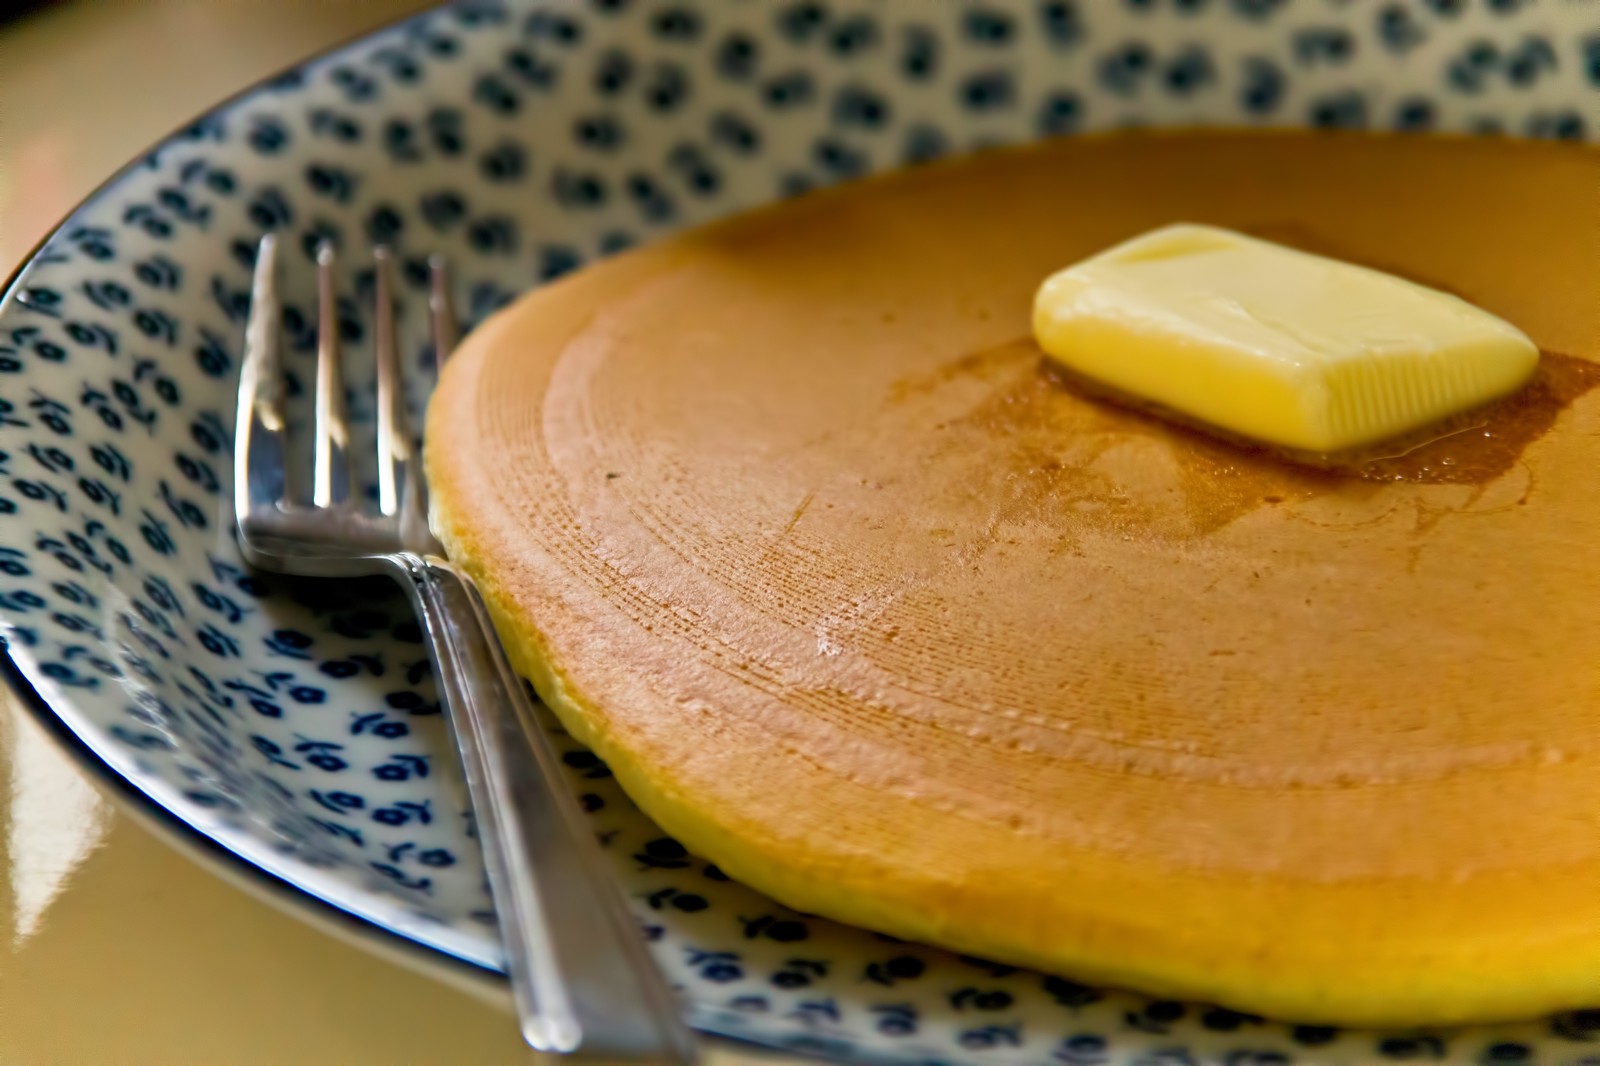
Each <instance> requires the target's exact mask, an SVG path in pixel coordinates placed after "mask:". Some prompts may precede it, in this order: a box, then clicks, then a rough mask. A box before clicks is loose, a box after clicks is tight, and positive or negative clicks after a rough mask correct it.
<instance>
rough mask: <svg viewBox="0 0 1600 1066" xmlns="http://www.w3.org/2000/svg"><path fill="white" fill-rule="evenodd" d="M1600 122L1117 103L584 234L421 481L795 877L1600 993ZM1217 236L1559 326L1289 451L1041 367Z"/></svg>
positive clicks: (1458, 1003) (573, 656)
mask: <svg viewBox="0 0 1600 1066" xmlns="http://www.w3.org/2000/svg"><path fill="white" fill-rule="evenodd" d="M1597 198H1600V154H1597V153H1596V152H1595V151H1593V150H1589V149H1576V148H1570V147H1557V146H1550V145H1526V144H1511V143H1505V142H1493V141H1470V142H1469V141H1454V140H1434V139H1408V138H1392V137H1345V136H1315V135H1218V134H1201V135H1165V136H1124V137H1106V138H1093V139H1084V140H1079V141H1071V142H1064V143H1058V144H1053V145H1050V146H1047V147H1042V148H1033V149H1027V150H1022V151H1015V152H1005V153H996V154H990V155H986V156H982V157H978V158H974V159H970V160H964V161H958V162H955V163H951V164H942V165H939V166H936V167H931V168H927V169H924V170H920V171H916V172H911V173H907V174H904V175H899V176H895V177H891V178H889V179H886V180H877V181H873V182H869V183H865V184H862V185H858V186H855V187H851V188H847V189H842V190H837V191H834V192H830V193H826V194H821V195H817V196H813V197H808V198H805V199H802V200H800V201H796V202H791V203H788V204H784V205H781V206H778V207H776V208H772V209H769V210H766V211H763V212H760V213H758V214H755V215H752V216H748V217H746V218H743V219H739V220H736V221H734V222H732V223H729V224H723V225H719V226H717V227H713V228H711V229H707V230H701V231H696V232H693V233H689V234H686V235H684V236H682V237H679V238H675V239H672V240H669V241H666V242H663V243H661V244H657V245H655V246H652V247H649V248H646V249H644V250H641V251H639V252H635V253H630V254H627V255H624V256H621V257H619V258H617V259H614V260H611V261H609V262H607V263H604V264H601V265H599V266H596V267H592V268H590V269H588V270H585V271H583V272H581V273H580V274H578V275H576V276H575V277H573V278H571V279H568V280H566V281H563V282H561V283H559V284H556V285H553V286H550V287H548V288H546V289H543V290H541V291H539V292H538V293H536V294H534V295H533V296H531V297H529V298H527V299H525V300H523V301H522V302H520V303H519V304H517V305H515V306H514V307H513V308H511V309H509V310H508V311H506V312H504V313H502V314H501V315H500V316H498V317H497V318H496V319H494V320H493V321H492V322H491V323H490V324H488V325H486V326H485V327H484V328H483V329H481V330H480V331H479V332H478V333H477V334H475V335H474V336H473V337H472V338H471V339H469V341H468V343H467V344H466V345H465V347H464V349H463V351H462V353H461V355H460V356H459V357H458V360H457V361H456V362H455V363H453V364H452V367H451V370H450V373H449V374H448V375H446V380H445V382H444V383H443V385H442V387H441V390H440V392H439V394H438V396H437V398H436V400H435V405H434V410H433V413H432V415H431V417H430V424H429V431H430V442H431V444H430V454H429V464H430V472H431V475H432V478H433V483H434V486H435V491H436V497H437V502H438V504H439V506H440V508H441V512H442V514H443V515H444V516H445V518H446V520H447V525H448V527H449V530H450V535H449V540H450V541H451V546H452V550H453V553H455V554H457V555H459V556H461V557H463V558H464V559H465V560H466V562H467V564H468V565H469V567H470V569H471V570H472V571H473V572H474V573H475V574H477V575H478V576H479V577H480V579H481V580H482V581H483V582H484V584H485V586H486V588H487V590H488V592H489V594H490V597H491V600H492V603H493V606H494V608H495V610H496V613H497V616H498V618H499V620H500V622H501V624H502V628H503V629H504V631H505V632H506V634H507V636H508V638H509V640H510V642H511V643H512V644H513V645H514V646H515V651H516V653H517V655H518V657H519V661H520V662H521V664H522V665H523V666H524V668H526V669H528V670H530V671H531V672H533V673H534V674H535V676H537V677H538V679H539V680H540V683H541V689H542V691H543V692H544V694H545V695H546V697H547V699H549V700H550V701H551V702H552V704H553V705H554V706H555V707H556V708H557V710H558V711H560V712H561V713H562V715H563V717H564V718H565V719H566V720H567V721H568V723H569V724H570V725H572V726H573V728H575V729H576V730H577V731H578V732H579V734H580V735H581V736H583V737H584V738H585V739H587V740H589V741H590V742H591V743H592V744H594V745H595V746H596V747H597V748H598V749H599V750H600V752H601V753H602V754H603V755H605V756H606V757H607V758H608V759H610V760H611V761H612V763H613V765H614V767H615V768H616V770H617V772H618V774H619V776H620V777H621V779H622V781H623V783H624V784H625V785H626V786H628V787H629V789H630V791H631V792H632V793H633V794H634V795H635V797H636V798H637V799H638V800H639V801H640V802H641V803H642V805H643V806H644V807H645V809H646V810H647V811H648V812H649V813H651V814H652V815H654V816H655V817H656V818H657V819H658V820H660V821H661V822H662V823H663V825H664V826H666V828H668V829H669V830H671V831H673V832H675V833H677V834H679V835H680V836H681V837H682V838H683V839H684V840H685V842H686V843H688V844H689V845H690V846H691V847H694V848H696V849H697V850H700V851H701V852H703V853H704V854H706V855H707V856H708V857H709V858H711V859H713V860H715V861H717V862H719V863H720V864H722V865H723V866H724V867H725V868H727V869H728V870H729V871H730V872H731V873H733V874H734V875H735V876H738V877H741V878H743V879H745V880H747V881H750V882H751V883H753V884H755V885H756V886H757V887H759V888H762V889H764V890H766V891H768V892H770V893H772V894H773V895H775V896H777V897H778V898H780V899H782V900H784V901H786V902H790V903H792V904H794V905H796V906H799V907H802V908H804V909H806V910H810V911H814V912H818V913H823V914H829V915H832V916H836V917H840V918H842V919H845V920H849V921H855V922H860V923H863V924H867V925H871V926H874V927H876V928H880V929H884V930H886V931H889V932H894V933H898V934H901V935H906V936H913V937H919V938H922V939H927V940H932V941H935V942H939V943H944V944H948V945H951V946H955V947H959V948H963V949H967V950H970V951H976V952H982V953H986V954H990V955H993V956H997V957H1001V958H1005V959H1010V960H1015V961H1019V962H1024V963H1030V964H1034V965H1039V966H1043V967H1046V968H1050V969H1054V970H1058V971H1062V972H1066V973H1069V974H1075V975H1082V976H1085V977H1089V978H1094V979H1101V980H1114V981H1121V982H1125V983H1131V984H1134V985H1138V986H1142V987H1146V988H1150V989H1152V990H1154V991H1160V992H1171V993H1173V994H1181V995H1187V996H1196V997H1202V998H1210V999H1215V1000H1221V1001H1224V1002H1228V1003H1230V1004H1233V1005H1237V1006H1242V1007H1247V1008H1256V1009H1261V1010H1266V1011H1270V1012H1275V1013H1279V1014H1288V1015H1291V1016H1293V1017H1296V1018H1305V1019H1308V1020H1309V1019H1313V1018H1331V1019H1334V1020H1338V1021H1386V1020H1387V1021H1409V1020H1426V1019H1429V1018H1440V1019H1450V1018H1456V1017H1469V1016H1478V1015H1494V1014H1514V1013H1518V1012H1522V1011H1529V1010H1535V1009H1544V1008H1547V1007H1556V1006H1571V1005H1576V1004H1577V1003H1579V1002H1581V1001H1582V1000H1583V998H1584V997H1583V988H1584V982H1585V981H1586V980H1587V981H1588V982H1589V983H1590V984H1591V985H1592V986H1593V993H1594V994H1593V995H1592V996H1591V997H1590V998H1594V999H1600V760H1597V759H1596V758H1595V754H1596V748H1597V745H1600V391H1590V390H1591V389H1592V388H1593V387H1594V386H1595V385H1597V384H1600V366H1597V362H1600V295H1597V294H1600V200H1597ZM1176 221H1187V222H1201V223H1211V224H1216V225H1222V226H1228V227H1233V228H1237V229H1241V230H1244V231H1246V232H1251V233H1256V234H1259V235H1262V236H1266V237H1269V238H1272V239H1277V240H1281V241H1284V242H1285V243H1289V244H1294V245H1298V246H1300V247H1304V248H1308V249H1309V250H1313V251H1318V252H1324V253H1327V254H1333V255H1338V256H1341V257H1344V258H1348V259H1350V260H1352V261H1355V262H1359V263H1365V264H1369V265H1373V266H1377V267H1380V268H1383V269H1387V270H1390V271H1393V272H1395V273H1397V274H1400V275H1401V276H1404V277H1409V278H1412V279H1414V280H1418V281H1421V282H1424V283H1428V284H1434V285H1437V286H1439V287H1441V288H1444V289H1447V290H1449V291H1452V292H1455V293H1457V294H1459V295H1461V296H1463V297H1465V298H1466V299H1468V300H1470V301H1472V302H1474V303H1476V304H1478V305H1479V306H1481V307H1484V308H1485V309H1487V310H1489V311H1491V312H1494V313H1495V314H1498V315H1501V316H1503V317H1505V318H1506V319H1508V320H1510V321H1511V322H1513V323H1514V324H1516V325H1517V326H1519V327H1521V328H1522V329H1523V330H1525V331H1526V332H1527V333H1528V334H1529V335H1530V336H1532V337H1533V338H1534V340H1535V341H1536V342H1537V343H1538V344H1539V345H1540V346H1541V347H1542V348H1543V349H1545V351H1546V353H1547V354H1546V358H1545V359H1544V361H1543V364H1542V366H1541V370H1540V376H1539V379H1538V380H1537V381H1536V383H1535V385H1534V387H1533V388H1532V389H1530V390H1529V391H1528V392H1527V393H1525V394H1523V395H1522V396H1520V397H1519V398H1517V399H1516V400H1514V401H1512V402H1510V403H1508V404H1505V405H1502V406H1500V407H1497V408H1494V409H1491V410H1490V411H1488V412H1486V414H1485V416H1484V418H1483V419H1482V420H1481V424H1478V423H1474V424H1473V425H1472V426H1471V427H1470V428H1469V429H1467V430H1464V431H1462V432H1459V433H1457V434H1455V435H1453V436H1451V437H1449V438H1446V439H1445V440H1443V441H1439V442H1437V443H1435V444H1433V445H1431V446H1429V447H1428V448H1426V449H1423V450H1422V451H1420V452H1417V453H1414V454H1412V455H1409V456H1406V457H1404V458H1401V459H1397V460H1392V461H1389V462H1387V463H1381V464H1377V465H1376V466H1373V467H1369V468H1363V469H1360V470H1356V471H1345V472H1333V473H1328V472H1319V471H1309V470H1306V469H1302V468H1296V467H1294V466H1292V465H1289V464H1286V463H1285V462H1283V461H1282V460H1280V459H1277V458H1274V457H1272V456H1269V455H1265V454H1261V453H1255V452H1251V451H1248V450H1245V449H1240V448H1236V447H1233V446H1231V445H1227V444H1223V443H1220V442H1216V441H1213V440H1210V439H1208V438H1205V437H1202V436H1199V435H1196V434H1194V433H1192V432H1189V431H1187V430H1183V429H1180V428H1177V427H1173V426H1169V425H1167V424H1164V423H1162V422H1160V421H1157V420H1153V419H1151V418H1149V417H1146V416H1143V415H1140V414H1135V413H1132V412H1129V411H1125V410H1122V409H1119V408H1117V407H1115V406H1111V405H1108V404H1105V403H1103V402H1100V401H1096V400H1093V399H1089V398H1087V397H1085V396H1082V395H1080V394H1079V393H1077V392H1075V391H1074V390H1073V389H1072V388H1070V387H1068V386H1066V385H1064V384H1063V383H1062V382H1060V381H1058V380H1056V379H1055V378H1054V377H1053V376H1052V375H1050V374H1049V373H1048V372H1047V371H1046V370H1045V369H1044V367H1043V365H1042V363H1041V359H1040V354H1039V352H1038V350H1037V349H1036V348H1035V347H1034V345H1033V344H1032V341H1031V339H1030V338H1029V337H1028V323H1029V309H1030V304H1031V300H1032V296H1033V293H1034V290H1035V288H1036V287H1037V285H1038V284H1039V282H1040V281H1041V280H1042V279H1043V278H1044V277H1045V276H1046V275H1047V274H1049V273H1051V272H1052V271H1054V270H1056V269H1058V268H1060V267H1062V266H1064V265H1066V264H1067V263H1070V262H1072V261H1074V260H1077V259H1079V258H1082V257H1084V256H1086V255H1089V254H1092V253H1094V252H1096V251H1098V250H1100V249H1102V248H1104V247H1106V246H1108V245H1110V244H1112V243H1115V242H1117V241H1119V240H1122V239H1124V238H1127V237H1129V236H1131V235H1133V234H1135V233H1138V232H1140V231H1142V230H1145V229H1149V228H1152V227H1155V226H1158V225H1163V224H1166V223H1171V222H1176Z"/></svg>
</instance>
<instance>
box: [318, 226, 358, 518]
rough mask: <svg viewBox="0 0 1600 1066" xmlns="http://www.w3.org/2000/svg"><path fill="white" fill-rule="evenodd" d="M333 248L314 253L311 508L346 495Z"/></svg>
mask: <svg viewBox="0 0 1600 1066" xmlns="http://www.w3.org/2000/svg"><path fill="white" fill-rule="evenodd" d="M333 263H334V250H333V245H332V244H331V243H329V242H327V241H324V242H322V245H321V246H320V247H319V248H318V249H317V401H316V433H315V439H314V451H313V453H312V483H311V502H312V503H313V504H315V505H316V506H318V507H328V506H331V505H333V504H336V503H343V502H344V501H345V500H346V499H348V498H349V495H350V423H349V420H348V419H347V418H346V416H345V406H344V370H343V367H342V360H341V358H340V351H339V348H340V344H339V307H338V297H337V296H336V295H335V293H334V287H333Z"/></svg>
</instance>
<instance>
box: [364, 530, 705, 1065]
mask: <svg viewBox="0 0 1600 1066" xmlns="http://www.w3.org/2000/svg"><path fill="white" fill-rule="evenodd" d="M393 559H394V562H395V564H396V567H397V569H398V570H399V577H400V578H401V583H402V584H403V585H404V586H405V588H406V591H407V592H408V594H409V595H410V597H411V599H412V601H413V603H414V605H415V607H416V609H417V613H418V615H419V616H420V617H421V619H422V623H423V626H422V628H423V631H424V632H425V633H426V634H427V639H428V646H429V652H430V654H431V656H432V658H433V665H434V670H435V674H436V677H437V679H438V685H439V689H440V692H441V693H442V695H443V697H444V704H445V709H446V712H447V713H448V714H449V716H450V722H451V725H452V732H454V734H455V737H456V743H457V745H458V747H459V749H460V752H461V762H462V766H463V769H464V770H465V772H466V779H467V790H468V793H469V795H470V797H471V800H472V809H473V812H474V814H475V816H476V819H477V826H478V839H479V842H480V843H481V844H482V846H483V854H484V863H485V866H486V867H487V869H488V874H489V888H490V891H491V892H492V893H493V895H494V903H495V911H496V913H497V915H498V917H499V924H500V933H501V936H502V937H503V939H504V941H505V947H506V956H507V959H508V962H509V964H510V971H511V987H512V991H513V994H514V996H515V999H516V1005H517V1015H518V1018H519V1020H520V1022H521V1026H522V1034H523V1037H524V1038H525V1039H526V1040H527V1042H528V1043H529V1044H530V1045H532V1046H533V1047H534V1048H535V1049H537V1050H540V1051H552V1052H563V1053H564V1052H574V1051H576V1052H579V1053H580V1054H581V1055H582V1057H584V1058H586V1059H587V1058H589V1057H590V1056H593V1057H595V1058H597V1059H603V1060H605V1061H609V1062H650V1063H663V1064H665V1063H674V1064H678V1063H683V1064H687V1063H692V1062H694V1061H695V1050H694V1041H693V1038H692V1037H691V1036H690V1035H689V1032H688V1030H687V1029H686V1028H685V1026H684V1024H683V1021H682V1019H681V1017H680V1015H679V1008H678V1004H677V1001H676V997H675V996H674V994H673V992H672V990H671V989H670V988H669V987H668V986H667V984H666V980H665V978H663V977H662V975H661V971H660V970H659V969H657V968H656V965H655V962H654V960H653V959H652V958H651V957H650V953H649V950H648V949H647V948H646V947H645V945H644V941H643V938H642V937H641V936H640V932H639V927H638V923H637V922H636V921H635V919H634V918H633V916H632V914H631V913H630V912H629V911H628V909H627V906H626V904H625V903H624V902H623V897H622V893H621V892H620V890H619V889H618V887H617V886H616V884H615V882H614V880H613V879H612V878H611V877H610V876H609V874H608V871H607V870H606V869H605V865H604V863H605V856H604V855H603V854H602V853H601V851H600V846H599V843H598V841H597V840H596V839H595V837H594V833H593V831H592V829H591V828H590V827H589V826H588V824H587V819H586V818H585V817H584V815H583V813H582V812H581V811H580V810H579V809H578V805H577V802H576V801H575V800H574V798H573V795H572V793H571V791H570V790H568V789H567V788H566V787H565V785H564V783H563V782H562V780H561V769H560V767H559V765H558V759H557V757H556V754H555V751H554V749H553V747H552V746H551V743H550V741H549V739H548V737H547V736H546V735H545V732H544V730H543V729H542V728H540V725H539V723H538V720H537V718H535V716H534V710H533V706H532V703H531V702H530V700H529V698H528V695H527V693H526V690H525V689H524V687H523V683H522V681H521V679H520V678H518V676H517V675H516V673H515V672H514V671H513V670H512V669H511V665H510V663H509V662H507V660H506V657H505V652H504V650H503V649H502V648H501V646H500V642H499V639H498V638H497V637H496V636H495V633H494V629H493V627H492V626H491V624H490V622H489V616H488V611H487V610H486V609H485V607H484V604H483V600H482V599H481V598H480V596H479V595H478V591H477V589H476V588H475V587H474V586H473V585H472V582H471V581H470V579H468V578H467V577H466V576H465V575H464V574H462V573H461V572H459V571H458V570H456V569H455V568H454V567H452V566H451V565H450V564H449V563H447V562H445V561H443V560H440V559H436V558H433V557H428V558H424V557H422V556H419V555H415V554H410V553H406V554H402V555H398V556H394V557H393Z"/></svg>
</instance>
